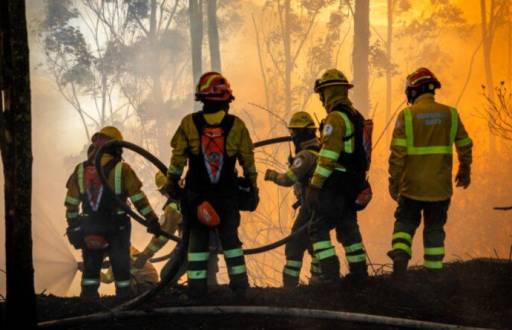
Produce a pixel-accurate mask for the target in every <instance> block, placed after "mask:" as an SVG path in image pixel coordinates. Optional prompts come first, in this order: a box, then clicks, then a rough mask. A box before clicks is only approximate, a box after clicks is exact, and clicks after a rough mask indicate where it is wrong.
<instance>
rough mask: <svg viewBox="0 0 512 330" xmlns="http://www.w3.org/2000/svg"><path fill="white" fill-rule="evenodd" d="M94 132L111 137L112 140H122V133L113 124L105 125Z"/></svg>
mask: <svg viewBox="0 0 512 330" xmlns="http://www.w3.org/2000/svg"><path fill="white" fill-rule="evenodd" d="M96 134H101V135H105V136H107V137H109V138H111V139H112V140H117V141H123V135H122V134H121V132H120V131H119V130H118V129H117V128H115V127H114V126H105V127H103V128H102V129H101V130H100V131H99V132H98V133H96ZM96 134H94V135H96ZM93 138H94V137H93Z"/></svg>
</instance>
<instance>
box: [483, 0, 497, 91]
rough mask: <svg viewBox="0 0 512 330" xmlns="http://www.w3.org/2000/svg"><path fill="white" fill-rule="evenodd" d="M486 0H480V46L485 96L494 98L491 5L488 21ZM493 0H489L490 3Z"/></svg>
mask: <svg viewBox="0 0 512 330" xmlns="http://www.w3.org/2000/svg"><path fill="white" fill-rule="evenodd" d="M485 1H486V0H480V16H481V20H482V24H481V25H482V41H483V42H482V46H483V55H484V70H485V83H486V86H485V88H486V91H487V96H489V97H490V98H491V100H494V82H493V76H492V66H491V51H492V39H493V35H492V34H493V31H491V28H492V26H491V22H492V20H493V17H492V15H493V14H494V13H493V11H492V10H493V6H492V5H491V12H490V14H491V17H490V18H489V22H488V21H487V7H486V3H485ZM493 1H494V0H491V3H492V2H493Z"/></svg>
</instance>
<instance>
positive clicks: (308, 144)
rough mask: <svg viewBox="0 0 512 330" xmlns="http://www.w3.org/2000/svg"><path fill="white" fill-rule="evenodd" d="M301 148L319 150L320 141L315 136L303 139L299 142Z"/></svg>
mask: <svg viewBox="0 0 512 330" xmlns="http://www.w3.org/2000/svg"><path fill="white" fill-rule="evenodd" d="M300 149H301V150H306V149H311V150H320V142H319V141H318V139H317V138H314V139H311V140H307V141H304V142H302V143H301V144H300Z"/></svg>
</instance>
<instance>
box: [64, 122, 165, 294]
mask: <svg viewBox="0 0 512 330" xmlns="http://www.w3.org/2000/svg"><path fill="white" fill-rule="evenodd" d="M122 139H123V136H122V135H121V132H119V130H118V129H117V128H115V127H112V126H107V127H104V128H102V129H101V130H100V131H99V132H98V133H96V134H94V136H93V137H92V145H91V147H89V150H88V159H87V160H86V161H85V162H82V163H80V164H78V165H77V166H76V168H75V170H74V171H73V174H72V175H71V176H70V178H69V179H68V182H67V185H66V187H67V194H66V200H65V206H66V219H67V222H68V229H67V236H68V239H69V241H70V243H71V244H72V245H73V246H74V247H75V248H76V249H81V250H82V257H83V267H84V269H83V273H82V283H81V284H82V286H81V293H80V297H82V298H85V299H92V300H97V299H98V298H99V295H98V288H99V286H100V271H101V265H102V263H103V259H104V258H105V256H106V255H108V256H109V259H110V263H111V265H112V270H113V274H114V277H115V282H116V296H117V297H118V298H122V299H124V298H127V297H129V296H130V235H131V224H130V219H129V218H128V215H127V214H126V213H125V212H124V211H123V210H122V209H121V208H120V207H119V206H118V204H117V203H116V202H115V200H114V196H112V194H111V193H109V192H108V191H107V190H105V189H104V187H103V185H102V183H101V181H100V179H99V175H98V173H97V172H96V168H95V165H94V156H95V154H96V151H97V150H98V149H99V148H100V147H101V146H102V145H103V144H105V143H106V142H108V141H111V140H122ZM101 165H102V167H103V170H104V172H105V174H106V176H107V182H108V183H109V186H110V187H111V188H112V190H113V191H114V193H115V195H116V196H117V197H119V198H121V199H122V200H126V199H127V198H130V200H131V201H132V203H133V204H134V205H135V207H136V208H137V210H138V211H139V213H141V214H142V215H144V216H145V218H146V219H148V231H149V232H152V233H156V232H157V231H158V229H159V227H160V226H159V224H158V218H157V216H156V214H155V213H154V212H153V209H152V208H151V205H150V204H149V201H148V199H147V198H146V195H145V194H144V192H143V191H142V183H141V181H140V180H139V178H138V177H137V175H136V174H135V172H134V171H133V170H132V168H131V167H130V166H129V165H128V164H127V163H125V162H124V161H123V160H122V158H121V149H120V148H114V149H108V150H107V152H106V153H105V154H104V155H103V157H102V158H101Z"/></svg>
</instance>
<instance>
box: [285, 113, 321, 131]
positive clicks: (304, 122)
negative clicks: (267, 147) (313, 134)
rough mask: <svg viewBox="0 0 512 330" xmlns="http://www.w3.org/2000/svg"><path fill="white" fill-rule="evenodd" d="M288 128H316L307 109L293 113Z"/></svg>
mask: <svg viewBox="0 0 512 330" xmlns="http://www.w3.org/2000/svg"><path fill="white" fill-rule="evenodd" d="M288 128H316V125H315V122H314V121H313V118H311V115H310V114H309V113H307V112H306V111H298V112H296V113H294V114H293V115H292V118H290V122H289V123H288Z"/></svg>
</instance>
